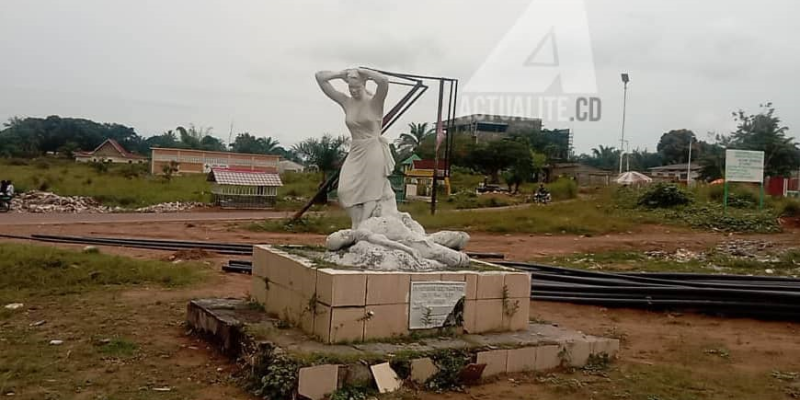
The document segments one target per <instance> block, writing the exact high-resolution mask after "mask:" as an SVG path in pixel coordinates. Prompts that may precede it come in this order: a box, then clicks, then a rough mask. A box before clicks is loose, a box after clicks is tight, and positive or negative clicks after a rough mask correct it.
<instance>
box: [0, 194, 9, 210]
mask: <svg viewBox="0 0 800 400" xmlns="http://www.w3.org/2000/svg"><path fill="white" fill-rule="evenodd" d="M9 211H11V196H5V195H3V196H0V213H4V212H9Z"/></svg>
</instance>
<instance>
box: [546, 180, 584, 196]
mask: <svg viewBox="0 0 800 400" xmlns="http://www.w3.org/2000/svg"><path fill="white" fill-rule="evenodd" d="M547 190H549V191H550V194H551V195H552V196H553V200H569V199H574V198H576V197H578V183H577V182H575V181H573V180H572V179H570V178H564V177H562V178H558V179H557V180H556V181H555V182H553V183H551V184H549V185H547Z"/></svg>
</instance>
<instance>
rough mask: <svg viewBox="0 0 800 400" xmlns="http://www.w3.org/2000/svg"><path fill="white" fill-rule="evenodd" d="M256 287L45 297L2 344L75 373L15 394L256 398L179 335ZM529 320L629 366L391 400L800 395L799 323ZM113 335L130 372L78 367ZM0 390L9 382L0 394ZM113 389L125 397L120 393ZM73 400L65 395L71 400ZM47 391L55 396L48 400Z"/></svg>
mask: <svg viewBox="0 0 800 400" xmlns="http://www.w3.org/2000/svg"><path fill="white" fill-rule="evenodd" d="M4 233H7V234H17V235H28V234H33V233H48V234H61V235H81V236H84V235H85V236H120V237H148V238H163V239H180V240H208V241H217V242H241V243H274V244H322V243H323V239H324V237H323V236H321V235H310V234H309V235H298V234H288V233H260V232H250V231H247V230H245V229H242V228H241V227H240V226H239V225H238V223H232V222H220V221H196V222H163V223H155V222H142V223H103V224H80V225H75V224H69V225H41V226H35V225H19V226H7V227H5V228H4ZM736 237H738V238H751V239H756V238H757V239H764V240H769V241H772V242H774V243H776V244H777V245H778V246H791V245H796V244H797V243H798V234H797V233H796V232H789V233H784V234H778V235H736ZM728 239H730V237H729V235H723V234H716V233H697V232H691V231H686V230H678V229H673V228H665V227H658V226H648V227H643V228H642V229H640V230H637V231H636V232H631V233H629V234H621V235H605V236H597V237H577V236H547V235H503V236H499V235H488V234H480V233H479V234H473V235H472V242H471V243H470V246H469V249H468V250H470V251H480V252H502V253H505V254H506V255H507V258H508V259H515V260H530V259H535V258H538V257H545V256H554V255H562V254H569V253H576V252H599V251H609V250H633V249H636V250H641V251H643V250H674V249H677V248H687V249H693V250H701V249H705V248H708V247H712V246H714V245H715V244H717V243H719V242H721V241H724V240H728ZM65 247H71V248H80V247H82V246H75V245H65ZM100 248H101V251H103V252H106V253H113V254H121V255H126V256H130V257H135V258H153V259H161V260H164V259H170V260H172V261H174V262H180V260H184V259H200V260H201V262H206V263H207V264H209V265H210V268H213V269H215V270H218V267H219V265H220V264H222V263H223V262H225V260H227V259H229V258H231V257H227V256H219V255H214V254H199V253H196V252H191V253H187V254H181V253H174V252H166V251H154V250H139V249H125V248H115V247H104V246H100ZM249 285H250V278H249V276H243V275H236V274H222V273H219V272H217V273H215V274H214V276H213V277H212V279H211V280H210V281H208V282H206V283H204V284H203V285H200V286H195V287H191V288H187V289H180V290H166V289H158V288H137V289H135V290H128V291H124V292H121V293H117V292H108V293H93V294H91V295H87V296H84V297H83V298H81V299H80V301H78V302H77V304H75V303H70V302H65V301H61V299H59V298H55V299H41V300H39V301H38V303H39V304H33V305H32V306H33V307H34V309H33V310H29V311H26V312H25V315H24V316H22V317H19V318H16V317H15V318H12V319H11V320H10V321H7V322H5V323H0V335H2V333H3V331H4V329H6V330H7V329H8V328H9V327H10V325H7V324H11V325H14V327H15V328H18V329H24V330H26V331H29V332H30V334H31V335H32V336H31V337H32V338H34V339H35V340H39V341H46V340H49V339H51V338H56V337H60V338H67V340H66V342H67V343H66V344H67V346H64V347H60V348H55V347H48V346H43V347H42V348H41V349H42V351H43V352H45V353H43V355H42V356H43V357H52V358H53V360H54V361H53V362H54V363H60V364H61V365H63V367H62V368H67V369H68V370H69V371H68V373H67V371H65V372H64V373H63V374H61V375H58V376H55V377H52V376H51V377H46V376H41V377H40V378H41V379H40V380H39V383H38V384H34V383H31V385H33V386H32V388H11V389H14V390H17V391H18V392H20V393H23V392H27V393H31V391H33V392H32V393H33V394H35V395H34V396H31V397H25V396H19V395H18V396H17V398H85V399H94V398H103V397H98V396H101V395H108V394H109V393H113V394H114V395H112V396H109V397H108V398H112V397H113V398H155V397H158V398H167V399H170V398H193V399H218V398H230V399H249V398H252V397H251V396H250V395H249V394H247V393H246V392H245V391H243V390H242V389H241V388H240V387H239V386H237V383H236V382H234V381H233V380H232V379H230V375H231V373H232V372H233V371H234V370H235V366H233V365H232V364H231V363H230V362H229V361H228V360H226V359H225V358H223V357H222V356H220V355H218V354H217V353H216V352H215V351H213V350H212V349H210V348H208V346H207V345H206V344H205V343H203V342H201V341H198V340H197V339H194V338H193V337H191V336H187V335H186V332H185V331H184V327H183V326H182V325H181V321H182V319H183V313H184V310H185V304H186V301H188V300H189V299H191V298H197V297H247V296H248V295H249ZM26 306H28V305H26ZM531 310H532V311H531V318H532V319H536V320H542V321H549V322H553V323H557V324H559V325H561V326H564V327H568V328H572V329H578V330H581V331H584V332H587V333H591V334H596V335H604V336H612V337H617V338H620V339H621V340H622V350H621V353H620V358H619V360H616V361H615V362H614V363H613V364H612V366H610V367H607V368H603V369H600V370H598V371H562V372H559V373H555V374H549V375H545V376H533V375H528V376H515V377H503V378H500V379H499V380H498V381H496V382H494V383H489V384H487V385H483V386H479V387H474V388H468V389H467V391H466V392H464V393H448V394H434V393H416V392H404V393H401V394H397V395H394V396H395V397H399V398H421V399H459V400H461V399H464V400H466V399H470V400H472V399H498V398H505V399H545V400H546V399H559V400H560V399H643V400H651V399H652V400H654V399H658V400H666V399H723V398H724V399H739V398H758V399H790V398H792V397H791V396H793V394H792V393H794V392H793V391H794V390H795V389H793V387H795V386H797V385H800V383H798V382H800V380H793V379H792V378H786V377H787V376H788V377H791V376H793V375H791V373H796V372H800V325H798V324H796V323H787V322H765V321H757V320H751V319H727V318H718V317H714V316H704V315H697V314H691V313H682V314H676V313H672V314H670V313H663V312H646V311H639V310H628V309H605V308H599V307H592V306H576V305H569V304H560V303H542V302H534V303H532V305H531ZM38 320H47V321H48V322H47V323H46V324H45V325H42V326H41V327H39V328H29V327H28V324H30V323H32V322H35V321H38ZM4 324H5V325H6V326H5V328H4ZM87 325H91V326H87ZM98 329H99V332H98ZM103 331H106V333H103ZM103 335H109V336H124V337H126V338H129V339H131V340H132V341H133V342H135V343H137V344H138V345H139V346H140V349H139V352H138V353H137V356H136V357H135V358H132V359H124V360H122V361H120V360H116V359H114V358H106V359H101V360H99V361H97V360H94V361H92V362H89V361H88V359H87V361H82V360H83V359H82V358H81V357H83V356H82V350H81V347H80V346H79V345H77V344H76V345H75V347H74V349H72V350H73V351H74V353H72V357H73V358H75V357H77V359H76V360H74V361H69V360H70V353H69V351H70V349H71V346H73V345H72V342H74V343H82V344H83V345H84V346H86V345H91V343H92V341H94V340H97V339H98V338H99V337H100V336H103ZM3 346H4V344H3V343H2V342H0V351H5V350H3V349H4V347H3ZM76 363H77V364H76ZM1 371H2V368H0V372H1ZM776 372H779V374H776ZM784 373H785V374H784ZM781 374H784V375H781ZM775 376H779V377H781V376H782V377H784V378H783V379H779V378H776V377H775ZM2 378H3V377H2V373H0V384H2ZM103 379H110V382H111V383H109V384H99V383H97V382H99V381H102V380H103ZM48 380H56V382H49V381H48ZM64 380H66V383H64ZM80 382H83V383H80ZM86 382H90V383H89V384H86ZM36 385H38V386H36ZM0 386H2V385H0ZM162 386H163V387H170V388H171V392H167V393H155V392H153V388H155V387H162ZM113 387H117V388H118V389H116V390H114V389H112V388H113ZM2 389H4V390H8V389H9V388H2ZM67 389H68V390H69V392H68V393H64V390H67ZM48 393H50V394H52V393H56V394H58V395H57V396H55V395H51V396H50V397H47V396H48ZM797 393H798V394H797V396H800V390H798V392H797ZM0 394H3V393H0Z"/></svg>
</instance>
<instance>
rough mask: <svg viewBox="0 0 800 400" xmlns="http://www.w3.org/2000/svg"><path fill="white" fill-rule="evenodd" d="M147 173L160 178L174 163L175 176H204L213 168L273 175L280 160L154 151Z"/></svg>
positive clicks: (211, 152)
mask: <svg viewBox="0 0 800 400" xmlns="http://www.w3.org/2000/svg"><path fill="white" fill-rule="evenodd" d="M151 150H152V157H151V162H150V173H152V174H153V175H161V174H163V173H164V172H163V171H164V167H165V166H168V165H170V163H171V162H175V163H177V165H178V173H181V174H207V173H209V172H211V170H212V169H213V168H232V169H236V170H245V171H260V172H271V173H276V172H277V171H278V162H279V161H280V158H281V157H280V156H276V155H267V154H244V153H229V152H224V151H205V150H187V149H173V148H163V147H153V148H152V149H151Z"/></svg>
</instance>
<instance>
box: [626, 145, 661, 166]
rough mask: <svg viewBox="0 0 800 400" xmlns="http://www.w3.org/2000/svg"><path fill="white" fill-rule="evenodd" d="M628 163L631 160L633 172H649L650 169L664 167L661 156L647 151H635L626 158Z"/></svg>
mask: <svg viewBox="0 0 800 400" xmlns="http://www.w3.org/2000/svg"><path fill="white" fill-rule="evenodd" d="M625 157H626V161H627V160H630V166H631V170H633V171H647V170H648V169H650V168H653V167H658V166H660V165H663V162H662V161H661V154H659V153H651V152H649V151H647V149H644V150H641V149H635V150H633V151H632V152H630V153H629V154H627V155H626V156H625Z"/></svg>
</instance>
